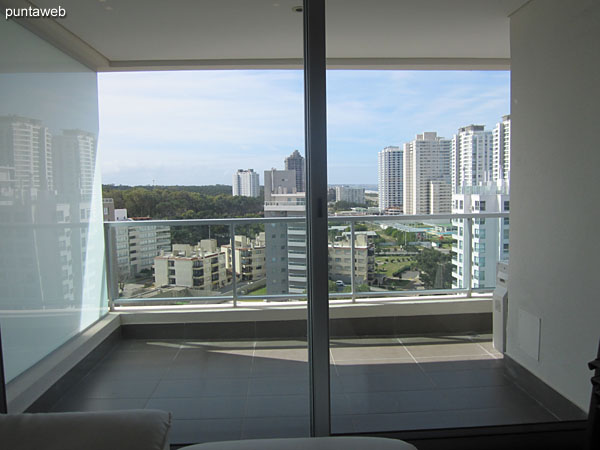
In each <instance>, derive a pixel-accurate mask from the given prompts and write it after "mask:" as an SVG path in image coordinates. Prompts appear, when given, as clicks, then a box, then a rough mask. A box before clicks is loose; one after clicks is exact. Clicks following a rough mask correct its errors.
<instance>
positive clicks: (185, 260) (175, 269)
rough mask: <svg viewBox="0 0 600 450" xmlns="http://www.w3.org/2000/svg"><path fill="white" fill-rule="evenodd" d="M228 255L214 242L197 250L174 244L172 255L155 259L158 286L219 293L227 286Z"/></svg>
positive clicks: (170, 253)
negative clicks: (218, 291)
mask: <svg viewBox="0 0 600 450" xmlns="http://www.w3.org/2000/svg"><path fill="white" fill-rule="evenodd" d="M227 281H228V280H227V271H226V269H225V253H224V252H223V251H221V250H219V249H218V247H217V241H216V240H215V239H203V240H202V241H200V242H199V243H198V245H196V246H192V245H189V244H173V250H172V251H171V252H169V253H165V252H163V253H161V255H159V256H157V257H156V258H154V282H155V284H156V285H157V286H183V287H188V288H193V289H199V290H205V291H217V290H218V289H220V288H222V287H223V286H225V285H226V284H227Z"/></svg>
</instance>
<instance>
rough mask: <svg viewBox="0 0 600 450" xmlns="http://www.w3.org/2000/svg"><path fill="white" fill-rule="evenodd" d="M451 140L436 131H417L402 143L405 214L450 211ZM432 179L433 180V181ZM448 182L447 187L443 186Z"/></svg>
mask: <svg viewBox="0 0 600 450" xmlns="http://www.w3.org/2000/svg"><path fill="white" fill-rule="evenodd" d="M451 153H452V141H451V140H450V139H445V138H443V137H439V136H438V135H437V133H436V132H424V133H423V134H417V136H416V138H415V139H414V140H412V141H410V142H407V143H405V144H404V156H403V158H404V161H403V208H404V214H434V213H449V212H450V211H451V203H452V198H451V195H450V196H448V193H450V194H451V192H452V190H451V187H450V182H451V175H450V166H451V165H450V155H451ZM432 182H434V183H432ZM446 184H447V185H448V188H447V189H446V188H445V187H444V185H446Z"/></svg>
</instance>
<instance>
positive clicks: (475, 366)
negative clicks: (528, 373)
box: [415, 355, 504, 372]
mask: <svg viewBox="0 0 600 450" xmlns="http://www.w3.org/2000/svg"><path fill="white" fill-rule="evenodd" d="M415 359H416V360H417V362H418V363H419V367H420V368H421V369H423V370H424V371H425V372H440V371H442V372H452V371H461V370H481V369H502V368H503V367H504V362H503V361H502V359H496V358H493V357H491V356H489V355H478V356H436V357H417V358H415Z"/></svg>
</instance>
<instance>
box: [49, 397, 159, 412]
mask: <svg viewBox="0 0 600 450" xmlns="http://www.w3.org/2000/svg"><path fill="white" fill-rule="evenodd" d="M147 401H148V400H147V399H145V398H85V397H77V398H75V397H68V396H67V397H65V398H63V399H61V400H60V401H59V402H58V403H57V404H56V405H54V407H53V408H52V411H53V412H68V411H114V410H122V409H142V408H144V406H146V403H147Z"/></svg>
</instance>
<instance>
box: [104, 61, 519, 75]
mask: <svg viewBox="0 0 600 450" xmlns="http://www.w3.org/2000/svg"><path fill="white" fill-rule="evenodd" d="M302 68H303V60H302V58H277V59H200V60H149V61H110V62H109V65H108V67H98V68H97V70H98V71H99V72H122V71H152V70H253V69H260V70H265V69H296V70H299V69H302ZM327 68H328V69H332V70H510V59H509V58H328V59H327Z"/></svg>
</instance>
